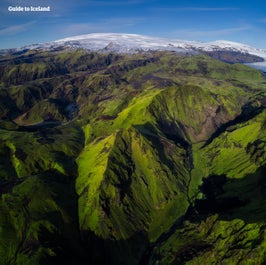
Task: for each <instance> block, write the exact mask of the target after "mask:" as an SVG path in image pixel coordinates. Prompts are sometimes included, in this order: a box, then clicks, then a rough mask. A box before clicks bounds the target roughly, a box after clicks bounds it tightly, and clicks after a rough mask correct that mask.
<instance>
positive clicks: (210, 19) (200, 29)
mask: <svg viewBox="0 0 266 265" xmlns="http://www.w3.org/2000/svg"><path fill="white" fill-rule="evenodd" d="M9 6H12V7H14V6H21V7H24V6H50V8H51V11H50V12H10V11H8V7H9ZM96 32H116V33H134V34H144V35H149V36H157V37H166V38H173V39H185V40H197V41H214V40H230V41H237V42H242V43H246V44H249V45H252V46H255V47H258V48H263V49H266V5H265V2H264V1H263V0H253V1H245V0H241V1H239V0H230V1H229V0H224V1H213V0H212V1H210V0H209V1H207V0H201V1H198V0H185V1H182V0H181V1H168V0H164V1H156V0H145V1H144V0H129V1H125V0H124V1H120V0H117V1H116V0H115V1H86V0H78V1H75V0H71V1H70V0H42V1H41V0H1V3H0V40H1V41H0V48H12V47H19V46H23V45H26V44H31V43H40V42H46V41H51V40H56V39H60V38H64V37H69V36H75V35H80V34H86V33H96Z"/></svg>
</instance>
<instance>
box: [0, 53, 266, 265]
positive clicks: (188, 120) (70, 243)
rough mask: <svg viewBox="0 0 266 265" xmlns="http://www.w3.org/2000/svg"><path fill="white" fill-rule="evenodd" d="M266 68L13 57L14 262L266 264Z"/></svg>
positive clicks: (6, 149)
mask: <svg viewBox="0 0 266 265" xmlns="http://www.w3.org/2000/svg"><path fill="white" fill-rule="evenodd" d="M265 91H266V78H265V76H264V75H263V73H262V72H260V71H257V70H255V69H252V68H249V67H248V66H245V65H242V64H233V65H230V64H227V63H224V62H221V61H218V60H214V59H212V58H210V57H208V56H207V55H186V54H177V53H173V52H149V53H139V54H134V55H133V54H132V55H130V54H125V55H123V54H120V55H118V54H112V53H90V52H86V51H84V50H81V49H79V50H76V51H60V52H58V51H55V52H44V51H43V52H41V51H30V52H29V51H28V52H24V53H22V54H19V55H18V54H13V55H12V54H9V55H6V56H2V57H1V58H0V195H1V198H0V209H1V211H0V264H4V265H5V264H6V265H7V264H9V265H15V264H18V265H22V264H29V265H33V264H34V265H35V264H69V265H70V264H71V265H72V264H129V265H131V264H132V265H135V264H162V265H164V264H202V263H205V264H265V262H266V230H265V229H266V207H265V205H266V204H265V203H266V202H265V198H266V196H265V194H266V179H265V177H266V175H265V173H266V171H265V169H266V152H265V151H266V110H265V106H266V93H265Z"/></svg>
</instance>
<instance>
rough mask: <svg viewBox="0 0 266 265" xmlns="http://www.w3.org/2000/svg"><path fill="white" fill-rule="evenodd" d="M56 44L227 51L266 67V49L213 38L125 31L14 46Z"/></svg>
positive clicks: (50, 46)
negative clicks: (204, 39)
mask: <svg viewBox="0 0 266 265" xmlns="http://www.w3.org/2000/svg"><path fill="white" fill-rule="evenodd" d="M60 47H67V48H70V49H77V48H83V49H86V50H90V51H98V52H116V53H136V52H146V51H177V52H185V53H200V52H217V51H219V52H220V51H227V52H228V51H229V52H238V53H239V52H240V53H242V54H250V55H255V56H258V57H260V58H262V62H259V63H257V62H256V63H252V64H253V66H255V67H256V66H257V65H258V66H259V67H260V66H263V67H266V50H262V49H258V48H254V47H251V46H248V45H245V44H242V43H238V42H232V41H225V40H217V41H213V42H198V41H186V40H179V39H167V38H158V37H151V36H145V35H138V34H125V33H91V34H85V35H78V36H73V37H68V38H64V39H59V40H56V41H51V42H46V43H40V44H32V45H28V46H24V47H21V48H19V49H15V51H22V50H27V49H29V50H33V49H37V50H53V49H57V48H60Z"/></svg>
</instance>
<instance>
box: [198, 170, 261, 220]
mask: <svg viewBox="0 0 266 265" xmlns="http://www.w3.org/2000/svg"><path fill="white" fill-rule="evenodd" d="M200 190H201V191H202V193H203V194H204V197H205V198H204V199H202V200H196V201H195V206H194V210H195V212H196V213H197V215H198V217H200V216H201V217H204V216H208V215H209V214H214V213H217V214H219V219H221V220H229V221H230V220H233V219H236V218H238V219H242V220H243V221H245V222H246V223H257V222H264V221H265V217H266V206H265V197H266V166H262V167H260V168H259V169H258V170H257V171H256V172H255V173H253V174H248V175H247V176H245V177H244V178H241V179H230V178H227V177H226V176H225V175H212V176H209V177H208V178H206V179H204V180H203V184H202V186H201V187H200ZM263 202H264V203H263ZM194 214H195V213H194Z"/></svg>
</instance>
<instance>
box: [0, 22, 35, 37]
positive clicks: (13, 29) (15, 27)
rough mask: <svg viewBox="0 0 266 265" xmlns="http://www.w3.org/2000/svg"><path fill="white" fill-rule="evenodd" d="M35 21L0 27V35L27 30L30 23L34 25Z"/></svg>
mask: <svg viewBox="0 0 266 265" xmlns="http://www.w3.org/2000/svg"><path fill="white" fill-rule="evenodd" d="M35 23H36V21H31V22H28V23H25V24H19V25H12V26H8V27H5V28H2V29H0V36H1V35H15V34H18V33H20V32H24V31H27V30H29V29H30V28H31V26H32V25H34V24H35Z"/></svg>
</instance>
